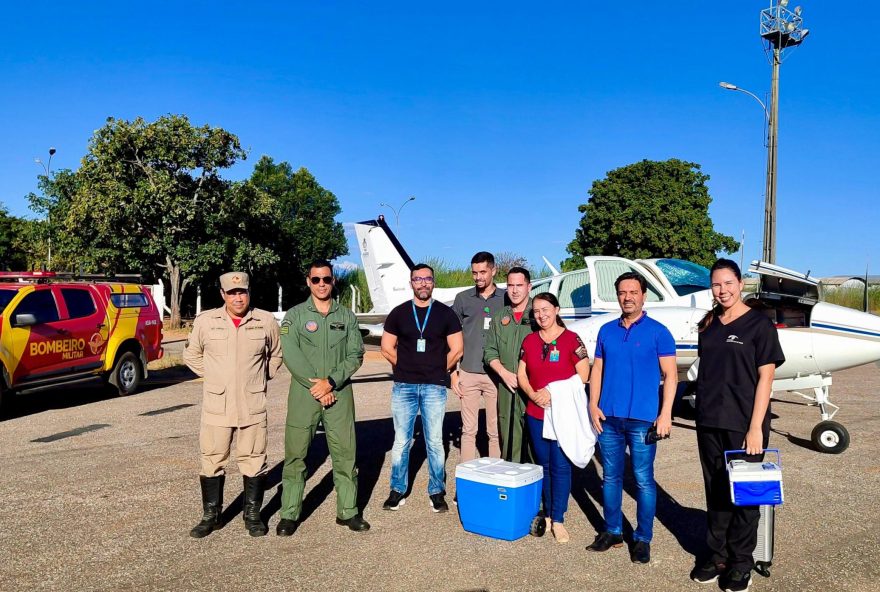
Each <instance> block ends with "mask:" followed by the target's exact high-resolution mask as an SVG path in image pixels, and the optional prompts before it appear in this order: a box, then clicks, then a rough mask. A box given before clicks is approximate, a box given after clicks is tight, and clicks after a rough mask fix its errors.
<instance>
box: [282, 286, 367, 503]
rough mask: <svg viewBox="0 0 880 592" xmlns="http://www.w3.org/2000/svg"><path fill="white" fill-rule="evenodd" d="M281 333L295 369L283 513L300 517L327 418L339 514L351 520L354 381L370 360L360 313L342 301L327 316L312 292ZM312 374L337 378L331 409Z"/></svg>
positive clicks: (354, 496) (291, 313) (286, 435)
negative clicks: (315, 442) (310, 456)
mask: <svg viewBox="0 0 880 592" xmlns="http://www.w3.org/2000/svg"><path fill="white" fill-rule="evenodd" d="M280 333H281V350H282V352H283V355H284V365H285V366H287V369H288V370H290V374H291V375H292V379H291V381H290V393H289V394H288V396H287V426H286V428H285V431H284V469H283V470H282V472H281V483H282V488H283V489H282V494H281V517H282V518H287V519H289V520H299V516H300V513H301V512H302V500H303V491H304V490H305V484H306V463H305V458H306V454H307V453H308V451H309V445H310V444H311V443H312V439H313V438H314V437H315V430H316V429H317V426H318V421H321V422H322V423H323V424H324V430H325V431H326V434H327V447H328V448H329V449H330V458H331V460H332V462H333V484H334V486H335V487H336V516H337V517H338V518H341V519H342V520H348V519H349V518H351V517H352V516H354V515H355V514H357V513H358V508H357V467H355V435H354V417H355V414H354V394H353V392H352V387H351V382H350V378H351V376H352V375H353V374H354V373H355V372H357V369H358V368H360V367H361V364H362V363H363V361H364V341H363V339H362V338H361V333H360V330H359V329H358V324H357V318H356V317H355V315H354V313H353V312H351V311H350V310H348V309H346V308H342V307H340V306H339V304H338V303H337V302H333V303H332V304H331V305H330V312H329V313H328V314H327V316H326V317H325V316H324V315H322V314H321V313H320V312H318V310H317V309H316V308H315V305H314V302H313V301H312V298H311V297H309V299H308V300H306V301H305V302H303V303H302V304H298V305H296V306H294V307H293V308H291V309H290V310H288V311H287V314H286V315H284V320H283V321H281V330H280ZM310 378H329V379H330V380H331V381H332V382H333V383H335V385H336V386H335V388H334V394H335V395H336V402H335V403H334V404H333V405H331V406H329V407H327V408H326V409H325V408H323V407H322V406H321V404H320V403H319V402H318V401H317V400H316V399H315V398H314V397H313V396H312V395H311V393H309V389H310V388H312V385H313V383H312V382H310V381H309V379H310Z"/></svg>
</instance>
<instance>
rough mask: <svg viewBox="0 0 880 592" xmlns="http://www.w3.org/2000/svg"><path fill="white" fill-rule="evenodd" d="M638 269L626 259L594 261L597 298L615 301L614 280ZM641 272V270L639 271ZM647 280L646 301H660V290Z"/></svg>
mask: <svg viewBox="0 0 880 592" xmlns="http://www.w3.org/2000/svg"><path fill="white" fill-rule="evenodd" d="M630 271H636V272H638V270H637V269H636V268H634V267H632V266H630V265H629V264H628V263H627V262H626V261H596V276H597V277H596V283H597V284H598V290H599V298H600V299H601V300H602V301H604V302H617V291H616V290H615V289H614V282H615V280H617V278H618V277H620V275H621V274H624V273H627V272H630ZM639 273H641V272H639ZM643 275H644V274H643ZM645 279H647V280H648V298H647V299H646V301H647V302H662V301H663V296H662V295H661V294H660V291H659V290H658V289H657V288H655V287H654V285H653V284H652V283H651V278H649V277H646V278H645Z"/></svg>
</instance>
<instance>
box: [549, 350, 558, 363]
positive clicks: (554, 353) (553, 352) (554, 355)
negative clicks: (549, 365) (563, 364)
mask: <svg viewBox="0 0 880 592" xmlns="http://www.w3.org/2000/svg"><path fill="white" fill-rule="evenodd" d="M550 361H551V362H558V361H559V350H558V349H554V350H550Z"/></svg>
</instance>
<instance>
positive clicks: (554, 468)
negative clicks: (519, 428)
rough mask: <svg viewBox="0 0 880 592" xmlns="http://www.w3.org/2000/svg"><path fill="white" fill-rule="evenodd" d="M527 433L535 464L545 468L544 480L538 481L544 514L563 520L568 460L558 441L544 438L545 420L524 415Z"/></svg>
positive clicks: (568, 479)
mask: <svg viewBox="0 0 880 592" xmlns="http://www.w3.org/2000/svg"><path fill="white" fill-rule="evenodd" d="M526 423H527V424H528V426H529V436H530V437H531V439H532V445H533V446H534V448H535V457H536V458H537V460H538V464H540V465H541V466H542V467H544V480H543V482H542V484H541V499H542V500H543V502H544V514H546V515H547V516H549V517H550V518H552V519H553V522H559V523H562V522H565V512H566V510H568V496H569V495H570V494H571V461H570V460H568V457H567V456H565V453H564V452H562V448H560V447H559V442H557V441H556V440H547V439H545V438H544V436H543V434H544V420H543V419H535V418H534V417H532V416H531V415H526Z"/></svg>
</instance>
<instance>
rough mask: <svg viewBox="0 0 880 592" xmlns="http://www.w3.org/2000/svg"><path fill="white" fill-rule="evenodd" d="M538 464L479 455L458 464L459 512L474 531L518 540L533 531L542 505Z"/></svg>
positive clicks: (457, 490) (540, 469)
mask: <svg viewBox="0 0 880 592" xmlns="http://www.w3.org/2000/svg"><path fill="white" fill-rule="evenodd" d="M543 477H544V470H543V469H542V468H541V467H540V466H538V465H531V464H520V463H512V462H507V461H504V460H501V459H499V458H478V459H476V460H472V461H469V462H465V463H461V464H460V465H458V466H457V467H455V488H456V494H457V495H458V515H459V517H460V518H461V524H462V526H463V527H464V529H465V530H466V531H468V532H472V533H474V534H479V535H483V536H488V537H492V538H496V539H503V540H505V541H514V540H516V539H518V538H522V537H524V536H525V535H527V534H529V528H530V526H531V523H532V520H533V519H534V518H535V516H536V515H537V514H538V510H539V509H540V507H541V481H542V479H543Z"/></svg>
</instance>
